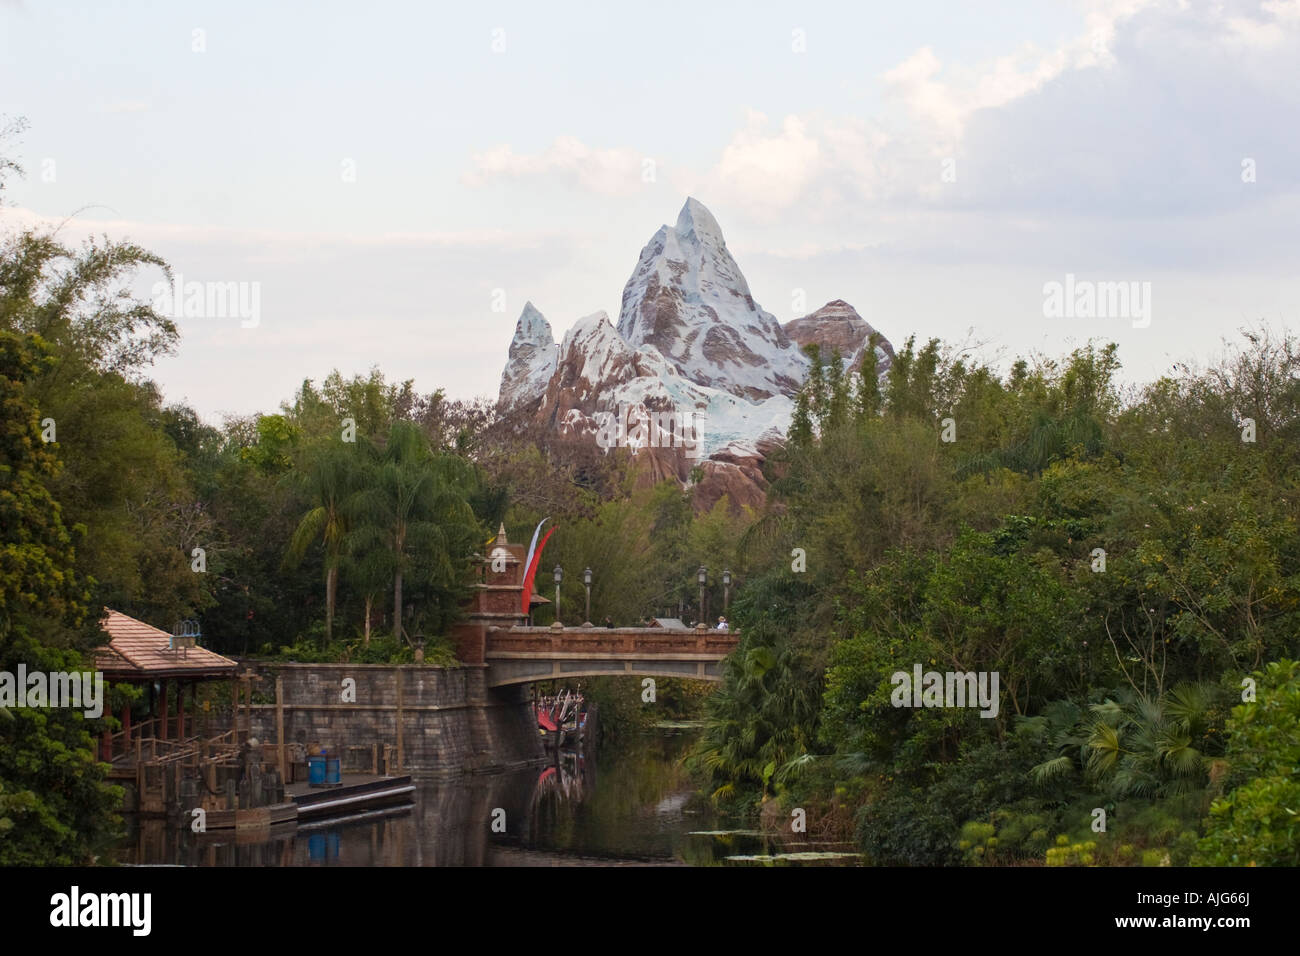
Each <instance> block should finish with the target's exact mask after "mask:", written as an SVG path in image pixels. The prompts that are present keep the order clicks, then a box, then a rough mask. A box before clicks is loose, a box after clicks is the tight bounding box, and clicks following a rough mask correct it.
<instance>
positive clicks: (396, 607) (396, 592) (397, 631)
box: [393, 570, 402, 643]
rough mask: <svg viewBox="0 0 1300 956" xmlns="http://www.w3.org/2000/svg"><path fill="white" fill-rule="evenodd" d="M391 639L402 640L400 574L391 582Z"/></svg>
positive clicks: (399, 572)
mask: <svg viewBox="0 0 1300 956" xmlns="http://www.w3.org/2000/svg"><path fill="white" fill-rule="evenodd" d="M393 637H395V638H397V640H398V642H399V643H400V642H401V640H402V572H401V571H400V570H399V571H398V572H397V578H396V579H395V580H394V582H393Z"/></svg>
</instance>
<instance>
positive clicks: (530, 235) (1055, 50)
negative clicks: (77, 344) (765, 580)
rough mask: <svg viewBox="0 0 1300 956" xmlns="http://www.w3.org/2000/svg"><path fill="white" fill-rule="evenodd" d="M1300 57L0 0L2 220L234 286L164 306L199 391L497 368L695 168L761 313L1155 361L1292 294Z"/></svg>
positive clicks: (746, 23)
mask: <svg viewBox="0 0 1300 956" xmlns="http://www.w3.org/2000/svg"><path fill="white" fill-rule="evenodd" d="M196 30H198V31H201V33H199V34H196V33H195V31H196ZM196 37H198V38H199V40H200V41H201V42H198V43H196ZM196 46H199V47H201V49H199V50H196ZM1298 53H1300V3H1297V2H1296V0H1249V2H1248V0H1241V2H1227V3H1199V2H1192V0H1187V2H1173V0H1170V2H1160V0H1152V2H1143V0H1097V2H1074V3H1056V4H1054V3H1043V2H1034V3H1030V2H1025V3H983V4H979V5H972V4H964V3H956V2H953V3H928V2H910V3H907V4H883V3H882V4H876V3H871V4H848V3H834V4H832V3H811V4H808V3H703V2H696V3H658V4H653V5H642V4H638V5H611V4H608V3H567V4H561V5H558V6H556V5H547V6H545V7H543V6H540V5H537V4H523V3H518V4H516V3H495V4H493V3H488V4H481V5H466V4H435V5H427V4H399V3H389V4H384V3H376V4H365V5H362V4H355V3H352V4H343V3H318V4H312V5H310V6H307V5H268V4H255V3H239V2H224V3H219V4H218V3H211V4H208V3H196V4H186V3H148V4H147V3H129V2H127V3H116V4H111V5H109V4H101V3H60V4H52V3H51V4H44V3H36V2H33V0H22V2H15V0H0V114H5V115H8V116H11V117H12V116H23V117H26V118H27V120H28V121H29V124H30V125H29V128H28V130H27V131H26V132H25V133H24V134H23V135H22V137H21V138H20V140H19V141H18V142H17V143H16V144H12V145H11V146H10V147H9V148H10V151H11V152H13V153H15V154H16V157H17V158H18V159H19V160H20V161H21V162H22V163H23V165H24V166H25V167H26V171H27V175H26V178H25V179H23V180H17V181H13V182H11V183H10V185H9V188H7V189H6V191H5V194H6V197H7V200H8V202H9V203H10V205H9V206H8V207H7V208H5V209H4V210H2V211H0V229H4V228H6V227H7V228H15V227H18V226H22V225H30V224H40V223H59V222H62V221H63V220H65V219H67V218H68V217H69V216H72V217H73V219H72V220H71V221H70V222H68V223H67V224H65V225H64V226H63V227H62V228H63V234H64V235H65V236H66V237H68V238H69V239H71V240H75V239H77V238H79V237H80V236H82V235H85V234H88V233H101V232H107V233H108V234H110V235H112V236H115V237H119V238H131V239H134V240H136V241H138V242H140V243H142V244H144V245H146V246H148V247H149V248H151V249H154V250H155V251H157V252H159V253H161V254H162V255H164V256H165V257H166V258H167V259H168V260H169V261H170V262H171V264H172V266H173V268H174V269H175V270H176V271H177V272H179V273H181V274H182V275H183V276H184V277H185V278H186V279H187V280H199V281H211V282H229V281H236V282H248V283H258V284H259V285H260V290H261V319H260V322H259V323H258V324H257V326H256V327H254V328H243V327H241V324H240V322H239V321H238V320H232V319H220V318H187V319H181V320H180V324H181V328H182V332H183V335H184V337H183V340H182V343H181V347H180V352H179V354H178V355H177V356H175V357H172V358H168V359H165V360H163V361H162V362H160V363H159V364H158V365H157V366H156V368H155V369H154V377H155V378H156V379H157V380H158V381H159V383H160V384H161V385H162V386H163V389H164V392H165V394H166V395H167V396H168V398H169V399H172V400H186V401H189V402H190V403H192V404H193V405H195V407H196V408H198V409H199V411H200V412H202V413H203V414H204V415H205V416H206V417H208V418H210V419H213V420H215V419H217V418H219V416H220V415H221V414H223V413H248V412H252V411H255V410H259V409H260V410H271V409H273V408H274V407H275V406H276V405H277V404H278V402H279V401H280V400H282V399H285V398H288V397H289V396H291V394H292V393H293V391H294V389H295V388H296V387H297V385H298V384H299V383H300V382H301V381H302V379H303V378H315V379H319V378H322V377H323V376H324V375H325V374H326V373H327V372H328V371H329V370H330V369H332V368H334V367H339V368H340V369H342V370H343V371H344V372H354V371H364V370H365V369H366V368H368V367H369V366H370V365H372V364H378V365H379V366H380V367H382V368H383V369H384V370H385V372H386V373H388V374H389V375H390V377H398V378H407V377H410V378H414V379H415V380H416V384H417V386H418V387H419V388H420V389H421V390H425V391H428V390H432V389H433V388H435V387H444V388H446V389H447V390H448V391H449V392H450V393H452V394H454V395H457V396H463V397H469V396H473V395H485V394H495V391H496V387H497V383H498V381H499V377H500V372H501V368H502V366H503V365H504V363H505V350H506V347H507V345H508V343H509V340H510V336H511V333H512V331H513V327H514V322H515V319H516V318H517V316H518V314H519V311H520V309H522V307H523V304H524V302H525V301H527V300H530V299H531V300H532V301H533V302H534V303H535V304H536V305H537V307H538V308H539V309H540V310H541V311H542V312H543V313H544V314H545V315H546V316H547V318H548V319H549V320H550V321H551V323H552V325H553V326H554V327H555V329H556V332H557V334H560V333H562V332H563V331H564V330H565V329H566V328H568V327H569V326H570V325H571V324H572V323H573V322H574V321H576V320H577V319H578V318H579V317H580V316H583V315H586V314H589V313H591V312H594V311H597V310H601V309H603V310H606V311H607V312H609V313H610V315H611V318H614V319H616V318H617V309H618V305H619V300H620V296H621V292H622V286H623V283H624V282H625V281H626V279H627V277H628V275H629V273H630V272H631V269H632V267H633V265H634V264H635V262H636V258H637V254H638V252H639V251H640V248H641V246H642V245H643V244H644V243H645V241H646V240H647V239H648V238H649V237H650V236H651V234H653V232H654V231H655V229H656V228H658V226H659V225H660V224H661V223H664V222H672V221H674V220H675V218H676V215H677V211H678V209H679V208H680V206H681V204H682V202H683V200H684V199H685V197H686V196H687V195H694V196H696V197H697V198H699V199H700V200H701V201H703V202H704V203H705V204H706V205H707V206H708V207H709V208H710V209H711V210H712V212H713V213H714V215H715V216H716V218H717V219H718V221H719V223H720V224H721V226H722V228H723V230H724V232H725V234H726V236H727V241H728V245H729V246H730V247H731V249H732V251H733V254H734V255H735V256H736V258H737V260H738V262H739V263H740V266H741V268H742V269H743V270H744V272H745V275H746V277H747V279H748V280H749V283H750V287H751V289H752V291H753V293H754V295H755V297H756V298H757V299H758V301H759V302H760V303H761V304H762V305H763V306H764V307H765V308H766V309H768V311H770V312H773V313H774V314H775V315H776V316H777V317H778V318H779V319H781V320H782V321H787V320H789V319H791V318H795V317H797V315H798V314H802V313H801V311H800V309H799V306H800V305H801V303H806V306H807V309H806V310H808V311H810V310H811V309H814V308H816V307H817V306H819V305H821V304H822V303H824V302H825V301H827V300H829V299H833V298H843V299H846V300H847V301H849V302H850V303H852V304H853V305H854V306H855V307H856V308H857V309H858V310H859V312H861V313H862V315H863V316H864V317H866V318H867V319H868V320H869V321H871V322H872V323H873V324H874V325H876V326H877V327H878V328H879V329H880V330H881V331H883V332H884V333H885V334H886V335H887V336H889V337H890V338H891V339H892V340H893V341H894V342H895V343H896V344H898V343H900V342H901V341H902V340H903V339H905V338H906V337H907V335H909V334H913V333H915V334H916V335H917V336H918V338H921V339H924V338H927V337H929V336H931V335H937V336H941V337H943V338H946V339H950V340H954V341H955V340H961V339H964V338H966V337H968V336H969V337H970V338H972V339H974V340H976V341H978V342H981V343H986V344H985V350H986V352H987V353H988V354H994V353H996V352H997V351H998V350H1002V352H1003V353H1004V354H1014V353H1024V352H1027V351H1030V350H1040V351H1044V352H1047V353H1048V354H1059V353H1061V352H1062V351H1064V350H1066V349H1068V348H1070V347H1071V346H1072V345H1076V344H1079V343H1080V342H1082V341H1085V340H1087V339H1088V338H1091V337H1099V338H1105V339H1113V340H1116V341H1118V342H1119V343H1120V347H1121V357H1122V358H1123V359H1124V360H1125V362H1126V374H1127V375H1128V376H1129V377H1130V378H1132V379H1134V380H1148V379H1150V378H1152V377H1154V376H1156V375H1158V374H1161V373H1162V372H1164V371H1166V370H1167V369H1168V367H1169V365H1170V364H1171V362H1173V361H1175V360H1180V359H1185V358H1189V357H1193V358H1195V357H1200V358H1207V357H1209V355H1210V354H1211V353H1212V352H1214V351H1215V350H1217V349H1218V347H1219V344H1220V339H1221V337H1223V336H1228V337H1231V336H1232V335H1233V334H1234V332H1235V330H1236V329H1237V328H1239V327H1240V326H1241V325H1243V324H1246V323H1249V322H1254V321H1266V322H1270V323H1272V324H1274V325H1283V324H1286V325H1290V324H1292V323H1294V322H1295V321H1296V319H1297V316H1298V315H1300V276H1298V275H1297V270H1296V268H1295V263H1296V261H1297V252H1300V248H1298V246H1300V236H1298V235H1297V232H1298V227H1297V226H1296V223H1297V222H1300V215H1298V214H1300V202H1298V196H1300V135H1298V134H1297V132H1296V130H1297V129H1298V128H1300V124H1298V123H1297V120H1300V115H1298V114H1300V109H1298V106H1300V85H1298V84H1297V83H1296V82H1295V64H1296V63H1297V62H1300V56H1298V55H1297V54H1298ZM1246 161H1249V162H1250V163H1251V169H1252V170H1253V173H1254V175H1253V181H1248V182H1246V181H1243V175H1242V169H1243V166H1242V164H1243V162H1246ZM648 168H649V169H651V170H652V172H653V175H652V176H649V177H648V176H647V169H648ZM344 170H350V171H351V172H353V173H354V176H352V177H351V178H350V179H349V177H347V176H345V175H344ZM945 170H947V171H948V175H947V177H946V178H945ZM1067 273H1072V274H1075V275H1078V276H1080V277H1082V278H1085V279H1095V280H1097V281H1140V282H1150V283H1151V289H1152V296H1151V301H1152V316H1151V323H1150V325H1149V326H1148V327H1145V328H1134V327H1132V324H1131V323H1128V322H1124V321H1117V320H1113V319H1109V320H1108V319H1093V320H1087V319H1070V320H1062V319H1049V318H1046V317H1044V315H1043V286H1044V283H1047V282H1051V281H1056V280H1061V279H1063V278H1064V276H1065V275H1066V274H1067ZM155 278H157V277H156V276H148V277H145V278H144V280H143V281H145V282H146V284H147V283H148V282H151V281H153V279H155ZM502 301H504V308H505V310H504V311H494V308H493V307H494V305H496V306H498V307H500V306H501V304H502Z"/></svg>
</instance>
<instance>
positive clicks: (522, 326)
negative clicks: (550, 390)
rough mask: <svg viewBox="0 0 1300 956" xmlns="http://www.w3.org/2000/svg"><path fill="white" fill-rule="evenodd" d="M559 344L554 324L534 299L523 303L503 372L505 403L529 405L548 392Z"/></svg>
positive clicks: (502, 400) (503, 396)
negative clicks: (553, 327) (540, 310)
mask: <svg viewBox="0 0 1300 956" xmlns="http://www.w3.org/2000/svg"><path fill="white" fill-rule="evenodd" d="M559 352H560V350H559V347H558V346H557V345H556V344H555V336H554V334H553V333H552V332H551V323H549V322H547V321H546V317H545V316H544V315H542V313H541V312H539V311H537V308H536V306H534V305H533V304H532V303H531V302H528V303H526V304H525V305H524V311H523V312H521V313H520V314H519V321H518V322H516V323H515V335H514V338H512V339H511V340H510V352H509V357H508V358H507V359H506V367H505V370H504V371H502V373H501V396H500V400H501V402H502V404H504V405H506V406H511V405H520V404H523V405H527V404H528V403H530V402H534V401H536V400H537V399H539V398H541V396H542V395H544V394H545V393H546V383H547V382H549V381H550V380H551V376H552V375H553V374H555V366H556V363H557V362H558V360H559Z"/></svg>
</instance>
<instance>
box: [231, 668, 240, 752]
mask: <svg viewBox="0 0 1300 956" xmlns="http://www.w3.org/2000/svg"><path fill="white" fill-rule="evenodd" d="M230 737H231V743H233V744H234V745H235V746H236V747H238V746H239V681H237V680H236V679H235V678H234V677H233V676H232V677H231V678H230Z"/></svg>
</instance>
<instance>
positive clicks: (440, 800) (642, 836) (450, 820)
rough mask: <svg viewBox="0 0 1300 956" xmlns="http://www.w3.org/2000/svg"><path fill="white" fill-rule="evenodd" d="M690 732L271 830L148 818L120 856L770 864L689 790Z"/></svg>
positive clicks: (180, 860) (759, 846)
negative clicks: (209, 827) (207, 827)
mask: <svg viewBox="0 0 1300 956" xmlns="http://www.w3.org/2000/svg"><path fill="white" fill-rule="evenodd" d="M690 739H691V734H689V733H682V732H681V731H680V730H663V731H660V732H657V733H654V734H647V735H642V736H639V737H637V738H634V739H632V740H629V741H627V744H626V745H625V746H624V747H623V748H621V749H620V750H615V751H612V752H606V753H602V754H601V755H600V760H599V761H597V760H596V759H595V758H594V756H592V755H589V754H587V755H585V754H582V753H581V752H574V751H563V752H561V754H560V756H559V758H558V759H556V758H552V761H551V763H550V764H549V765H548V766H544V767H538V768H534V769H531V770H524V771H519V772H516V773H510V774H498V775H491V776H487V775H483V776H469V777H463V778H457V779H453V780H446V779H426V780H417V781H416V783H417V788H416V792H415V794H414V801H413V803H412V804H411V805H410V806H406V807H396V808H389V809H385V810H375V811H370V812H365V813H358V814H355V815H353V816H351V817H346V818H336V819H331V820H328V821H319V822H308V823H303V824H300V825H289V826H287V827H283V828H276V829H273V830H271V831H267V830H260V831H247V832H238V833H234V834H232V833H231V832H230V831H225V832H224V833H220V834H217V833H209V834H196V833H191V832H190V831H189V830H188V829H173V828H168V827H166V826H165V825H164V824H163V822H162V821H141V822H139V823H137V824H136V825H135V826H134V828H133V830H132V831H131V833H130V834H129V835H128V838H127V840H126V841H125V842H124V844H123V846H122V847H121V849H120V850H119V853H118V860H119V861H120V862H123V863H154V864H157V863H170V864H181V865H187V866H554V865H620V864H640V865H646V864H651V865H682V864H687V865H696V866H701V865H704V866H707V865H719V864H721V865H755V864H758V865H763V864H764V863H770V862H771V860H770V859H769V858H770V856H771V855H772V854H773V853H777V852H780V850H781V849H782V848H781V847H779V846H775V845H773V843H772V841H771V840H770V839H767V838H764V837H763V836H761V835H760V834H758V833H757V832H755V831H753V830H748V831H747V830H743V829H739V828H736V827H734V826H733V825H732V822H731V821H728V820H726V819H725V818H722V817H719V816H718V815H717V814H716V813H715V812H714V811H713V810H712V808H711V807H710V806H709V805H708V803H707V801H704V800H701V799H700V798H699V797H697V796H696V795H694V794H693V792H692V788H691V785H690V781H689V780H688V778H687V777H686V775H685V772H684V771H683V769H682V768H681V765H680V760H679V758H680V756H681V754H682V752H683V750H684V749H685V747H686V746H687V745H688V744H689V742H690ZM598 765H599V771H598ZM718 831H722V832H718ZM809 849H812V848H811V847H810V848H809ZM816 849H823V848H822V847H817V848H816ZM729 857H731V858H733V859H728V858H729ZM735 857H758V858H759V859H757V860H743V859H734V858H735ZM828 862H845V861H842V860H841V861H835V860H831V861H828Z"/></svg>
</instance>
